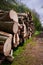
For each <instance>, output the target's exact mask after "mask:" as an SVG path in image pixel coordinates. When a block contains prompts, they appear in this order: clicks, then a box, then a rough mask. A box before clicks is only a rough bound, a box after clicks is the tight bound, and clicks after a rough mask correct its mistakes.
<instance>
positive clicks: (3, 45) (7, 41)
mask: <svg viewBox="0 0 43 65" xmlns="http://www.w3.org/2000/svg"><path fill="white" fill-rule="evenodd" d="M11 42H12V35H11V34H8V33H5V32H2V31H0V53H1V54H4V55H5V56H9V54H10V51H11V47H12V44H11Z"/></svg>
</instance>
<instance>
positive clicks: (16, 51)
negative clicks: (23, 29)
mask: <svg viewBox="0 0 43 65" xmlns="http://www.w3.org/2000/svg"><path fill="white" fill-rule="evenodd" d="M30 41H32V38H30V39H28V40H26V42H24V43H22V44H21V45H19V47H17V48H15V49H14V53H13V56H14V57H16V56H18V55H20V54H21V53H22V52H23V51H24V50H25V47H26V45H27V44H28V43H30Z"/></svg>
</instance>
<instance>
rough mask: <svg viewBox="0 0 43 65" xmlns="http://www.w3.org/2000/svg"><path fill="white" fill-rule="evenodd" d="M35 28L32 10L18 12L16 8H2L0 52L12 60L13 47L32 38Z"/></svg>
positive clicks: (0, 11) (0, 15)
mask: <svg viewBox="0 0 43 65" xmlns="http://www.w3.org/2000/svg"><path fill="white" fill-rule="evenodd" d="M34 30H35V27H34V23H33V19H32V15H31V12H28V13H16V12H15V11H14V10H10V11H2V10H0V54H3V55H4V56H5V57H7V59H8V60H10V61H12V60H13V59H14V57H13V56H12V55H13V48H15V47H17V46H18V45H19V44H20V43H23V42H24V41H26V39H28V38H31V36H32V35H33V33H34ZM11 57H12V60H11V59H10V58H11Z"/></svg>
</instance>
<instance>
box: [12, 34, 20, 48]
mask: <svg viewBox="0 0 43 65" xmlns="http://www.w3.org/2000/svg"><path fill="white" fill-rule="evenodd" d="M19 40H20V39H19V35H18V34H15V35H14V38H13V46H14V47H17V46H18V45H19Z"/></svg>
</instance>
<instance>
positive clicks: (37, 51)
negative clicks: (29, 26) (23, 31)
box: [12, 33, 43, 65]
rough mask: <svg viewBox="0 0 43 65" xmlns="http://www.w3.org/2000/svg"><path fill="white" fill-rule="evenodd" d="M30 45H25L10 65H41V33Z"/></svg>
mask: <svg viewBox="0 0 43 65" xmlns="http://www.w3.org/2000/svg"><path fill="white" fill-rule="evenodd" d="M32 43H34V45H31V43H29V44H27V46H26V48H25V50H24V52H23V53H22V54H21V55H20V56H18V57H17V58H16V59H15V60H14V63H13V64H12V65H43V33H41V34H40V35H38V36H36V37H35V38H33V40H32Z"/></svg>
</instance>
